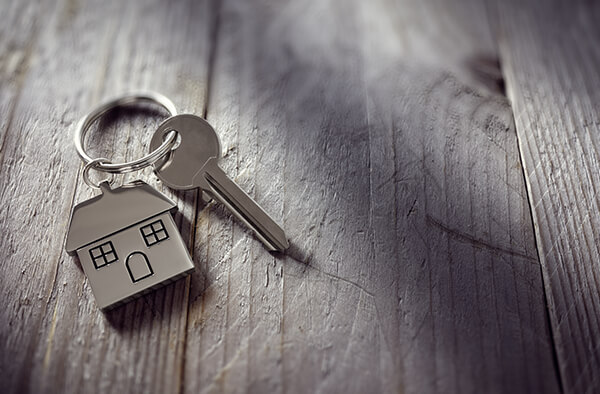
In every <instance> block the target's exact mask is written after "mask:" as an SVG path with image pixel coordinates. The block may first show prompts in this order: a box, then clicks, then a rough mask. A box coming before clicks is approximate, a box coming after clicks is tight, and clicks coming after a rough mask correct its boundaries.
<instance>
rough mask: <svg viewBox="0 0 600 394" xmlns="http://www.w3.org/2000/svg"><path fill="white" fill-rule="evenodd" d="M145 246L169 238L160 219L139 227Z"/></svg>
mask: <svg viewBox="0 0 600 394" xmlns="http://www.w3.org/2000/svg"><path fill="white" fill-rule="evenodd" d="M140 231H141V232H142V236H143V237H144V241H145V242H146V245H147V246H152V245H155V244H157V243H159V242H160V241H164V240H165V239H167V238H169V234H167V230H166V229H165V225H164V224H163V222H162V220H157V221H155V222H152V223H150V224H148V225H146V226H144V227H142V228H141V229H140Z"/></svg>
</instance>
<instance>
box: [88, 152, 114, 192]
mask: <svg viewBox="0 0 600 394" xmlns="http://www.w3.org/2000/svg"><path fill="white" fill-rule="evenodd" d="M102 163H104V164H110V161H109V160H108V159H107V158H105V157H99V158H97V159H94V160H92V161H90V162H89V163H87V164H86V165H85V166H83V181H84V182H85V183H86V185H88V186H89V187H91V188H92V189H100V184H101V183H102V182H108V184H109V185H112V184H113V183H114V181H115V176H116V175H115V174H112V173H111V174H110V177H109V178H106V179H103V180H101V181H99V182H97V183H94V181H92V178H90V170H91V169H94V170H97V169H98V165H100V164H102Z"/></svg>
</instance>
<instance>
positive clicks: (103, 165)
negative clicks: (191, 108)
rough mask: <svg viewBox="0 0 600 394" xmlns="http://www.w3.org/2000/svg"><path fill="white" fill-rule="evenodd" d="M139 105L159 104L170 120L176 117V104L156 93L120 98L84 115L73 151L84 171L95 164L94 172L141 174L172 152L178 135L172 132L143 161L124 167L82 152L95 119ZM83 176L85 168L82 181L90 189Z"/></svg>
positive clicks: (130, 163)
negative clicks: (133, 172) (128, 106)
mask: <svg viewBox="0 0 600 394" xmlns="http://www.w3.org/2000/svg"><path fill="white" fill-rule="evenodd" d="M140 102H150V103H153V104H158V105H159V106H161V107H162V108H164V109H165V110H167V112H169V114H170V116H174V115H177V110H176V109H175V104H173V102H172V101H171V100H169V99H168V98H167V97H165V96H163V95H162V94H159V93H155V92H145V93H132V94H127V95H125V96H123V97H120V98H117V99H114V100H111V101H108V102H106V103H104V104H102V105H100V106H98V107H97V108H96V109H94V110H93V111H92V112H90V113H89V114H87V115H86V116H85V117H84V118H83V119H81V120H80V121H79V123H78V124H77V128H76V129H75V136H74V142H75V147H76V148H77V153H78V154H79V156H80V157H81V159H82V160H83V161H84V163H86V168H88V166H90V165H91V164H92V163H94V164H93V168H94V169H96V170H99V171H104V172H108V173H111V174H124V173H127V172H132V171H137V170H141V169H142V168H144V167H147V166H151V165H153V164H154V163H156V162H157V161H158V160H160V159H162V158H163V157H164V156H165V155H167V154H169V153H170V152H171V150H172V149H174V148H175V145H176V140H177V132H175V131H171V132H169V133H168V134H167V135H166V136H165V139H164V141H163V143H162V144H161V145H160V146H159V147H158V148H156V149H155V150H153V151H152V152H150V153H149V154H147V155H146V156H144V157H142V158H141V159H137V160H133V161H129V162H125V163H111V162H110V161H108V160H107V159H104V158H99V159H92V158H91V157H90V156H89V155H88V154H87V153H86V151H85V149H84V143H85V136H86V134H87V132H88V130H89V128H90V126H91V125H92V124H93V123H94V122H95V121H96V120H98V118H100V117H101V116H102V115H104V114H106V113H107V112H108V111H110V110H112V109H114V108H117V107H122V106H126V105H131V104H137V103H140ZM90 168H91V167H90ZM88 172H89V168H88ZM85 174H86V172H85V168H84V181H85V183H87V184H88V185H90V186H92V184H90V183H88V181H90V182H91V180H90V179H89V175H87V176H86V175H85ZM86 178H87V180H86ZM92 187H95V188H96V186H92Z"/></svg>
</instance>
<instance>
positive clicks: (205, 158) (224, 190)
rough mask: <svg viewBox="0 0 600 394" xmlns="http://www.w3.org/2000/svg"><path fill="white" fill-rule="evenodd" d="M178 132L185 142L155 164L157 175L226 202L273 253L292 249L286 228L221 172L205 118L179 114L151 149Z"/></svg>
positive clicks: (155, 138) (162, 127)
mask: <svg viewBox="0 0 600 394" xmlns="http://www.w3.org/2000/svg"><path fill="white" fill-rule="evenodd" d="M173 130H175V131H177V133H178V134H179V135H180V137H181V143H180V145H179V146H178V147H177V149H176V150H174V151H172V152H171V154H170V155H169V157H168V158H166V159H165V160H163V161H159V162H157V163H156V164H155V172H156V175H157V176H158V177H159V179H160V180H162V181H163V182H164V183H165V184H167V185H168V186H170V187H172V188H174V189H192V188H195V187H199V188H201V189H202V190H203V191H205V192H207V193H208V194H210V195H212V196H213V197H214V198H215V199H217V200H218V201H220V202H221V203H223V204H224V205H225V206H226V207H227V208H229V210H230V211H231V212H232V213H233V214H234V215H235V216H236V217H237V218H238V219H240V220H241V221H242V222H244V223H245V224H246V225H247V226H248V227H250V228H251V229H252V230H253V231H254V232H255V233H256V236H257V237H258V238H259V239H260V240H261V241H262V242H263V243H264V244H265V245H266V246H267V248H268V249H269V250H271V251H280V252H281V251H283V250H285V249H287V248H288V247H289V243H288V240H287V238H286V236H285V232H284V231H283V229H282V228H281V227H280V226H279V225H278V224H277V223H275V221H274V220H273V219H272V218H271V217H270V216H269V215H268V214H267V213H266V212H265V211H264V210H263V209H262V208H261V207H260V206H259V205H258V204H257V203H256V202H255V201H254V200H253V199H252V198H251V197H250V196H248V195H247V194H246V193H245V192H244V191H243V190H242V189H240V187H239V186H238V185H237V184H236V183H235V182H234V181H232V180H231V179H229V177H227V175H226V174H225V173H224V172H223V170H221V169H220V168H219V166H218V164H217V163H218V159H219V157H220V154H221V146H220V144H219V138H218V136H217V133H216V132H215V130H214V129H213V128H212V126H211V125H210V124H209V123H208V122H207V121H206V120H204V119H202V118H200V117H198V116H195V115H189V114H183V115H176V116H173V117H171V118H169V119H167V120H165V121H164V122H163V123H162V124H161V125H160V126H159V127H158V130H157V131H156V133H155V134H154V136H153V137H152V141H151V142H150V149H151V150H152V149H155V148H156V147H157V146H158V145H159V144H160V143H161V141H162V140H163V137H164V135H165V134H166V133H169V132H171V131H173Z"/></svg>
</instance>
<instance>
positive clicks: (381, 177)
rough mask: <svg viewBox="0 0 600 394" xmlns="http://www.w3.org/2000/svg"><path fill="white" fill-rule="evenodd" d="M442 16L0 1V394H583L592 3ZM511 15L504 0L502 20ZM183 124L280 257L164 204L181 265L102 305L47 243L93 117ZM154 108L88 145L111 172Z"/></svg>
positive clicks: (135, 143) (440, 7)
mask: <svg viewBox="0 0 600 394" xmlns="http://www.w3.org/2000/svg"><path fill="white" fill-rule="evenodd" d="M514 3H515V4H511V2H497V3H496V2H492V1H488V2H487V3H486V2H478V1H475V0H461V1H460V2H452V4H446V3H445V2H442V1H437V0H427V1H416V0H396V1H387V0H374V1H370V2H364V1H362V2H361V1H358V0H349V1H345V2H342V1H329V0H327V1H308V0H297V1H291V0H289V1H280V2H268V1H256V2H246V1H233V0H227V1H222V2H221V1H208V0H207V1H192V0H189V1H187V2H186V1H178V2H165V1H160V0H154V1H147V2H141V1H140V2H135V1H132V2H118V1H76V0H56V1H45V2H39V3H36V2H33V1H23V2H8V1H5V2H3V4H2V12H0V114H2V116H1V117H0V144H1V145H0V223H1V226H2V227H1V230H2V237H0V256H1V260H0V261H1V262H2V268H1V275H0V299H1V300H2V301H1V303H0V305H1V308H0V343H1V344H2V345H3V347H2V349H1V350H2V355H1V357H0V382H1V383H2V388H3V389H2V390H3V391H4V392H15V393H17V392H18V393H23V392H35V393H39V392H123V393H126V392H127V393H129V392H144V393H147V392H156V393H165V392H167V393H198V392H202V393H213V392H215V393H216V392H227V393H228V392H255V393H270V392H291V393H296V392H311V393H312V392H326V393H329V392H349V393H354V392H356V393H366V392H403V393H424V392H440V393H447V392H457V393H468V392H471V393H482V392H486V393H487V392H489V393H494V392H511V393H512V392H515V393H520V392H523V393H530V392H548V393H552V392H566V393H586V392H587V393H592V392H597V391H599V390H600V372H598V371H600V344H599V341H600V339H598V338H600V336H599V334H600V325H599V321H600V310H599V309H598V308H600V307H599V305H600V292H599V291H598V289H599V286H600V280H599V278H600V272H599V270H600V269H599V268H598V261H599V259H598V254H599V249H598V247H597V245H596V240H597V239H598V237H599V235H598V230H597V229H598V228H600V227H599V223H597V222H598V219H597V217H596V212H597V211H598V205H599V202H598V198H597V192H596V189H597V187H598V186H597V185H599V184H600V175H599V174H600V172H599V171H598V167H599V166H600V165H599V162H600V160H598V159H599V153H598V152H597V149H596V147H597V146H598V141H597V135H598V131H599V125H600V119H599V118H598V102H599V98H600V97H599V93H598V89H597V87H598V85H599V82H600V81H599V77H598V72H597V69H598V64H599V62H600V49H599V46H598V45H599V44H598V39H599V38H600V34H599V33H600V31H599V28H598V25H597V23H596V21H597V20H598V17H599V16H600V7H598V5H595V4H593V3H591V2H585V1H580V2H569V3H568V4H566V2H565V4H562V3H560V2H558V1H556V2H555V3H556V4H549V5H547V4H545V3H544V4H536V2H535V1H530V2H529V3H531V4H521V3H522V2H516V1H515V2H514ZM517 3H519V4H517ZM144 89H149V90H156V91H159V92H161V93H163V94H165V95H167V96H168V97H170V98H171V99H172V100H173V101H174V102H175V104H176V105H177V107H178V109H179V110H180V111H181V112H191V113H196V114H200V115H203V116H205V117H206V118H207V120H208V121H209V122H210V123H211V124H213V126H214V127H215V129H216V130H217V132H218V133H219V136H220V138H221V142H222V145H223V158H222V160H221V165H222V168H223V169H224V170H225V171H226V172H227V173H228V174H230V176H231V177H232V178H234V179H235V180H236V182H238V183H239V184H240V185H241V187H242V188H243V189H245V190H246V191H248V192H249V193H250V195H252V196H253V197H254V198H255V199H256V200H257V201H258V202H259V203H260V204H261V205H262V206H263V207H264V208H265V209H266V210H267V211H268V212H269V213H270V214H271V215H272V216H273V217H274V218H275V219H276V220H277V221H279V222H280V223H282V224H283V227H284V228H285V229H286V232H287V235H288V237H289V239H290V241H291V243H292V247H291V248H290V249H289V250H288V251H287V252H286V254H284V255H273V254H269V253H268V252H266V251H265V249H264V248H263V246H262V244H261V243H260V242H259V241H257V240H256V239H255V238H254V237H253V236H252V234H251V233H250V232H249V231H248V230H247V229H245V228H244V227H243V226H242V225H241V224H240V223H239V222H238V221H236V220H235V219H233V218H232V216H231V215H230V214H229V213H228V212H227V210H226V209H225V208H223V207H221V206H219V205H218V204H216V203H209V204H205V203H204V202H203V201H202V199H201V198H200V197H201V196H200V195H199V192H197V191H189V192H174V191H172V190H169V189H168V188H166V187H165V186H162V185H161V184H160V182H159V181H158V180H157V179H156V177H155V176H154V175H153V174H152V173H151V171H150V170H149V169H146V170H144V171H142V172H140V173H138V174H134V175H131V176H128V177H127V178H126V179H125V180H124V181H127V180H130V179H135V178H136V177H138V178H141V179H144V180H145V181H147V182H149V183H151V184H152V185H154V186H156V187H157V188H159V189H160V190H161V191H163V192H165V193H166V194H168V195H169V196H171V197H173V198H174V199H175V200H176V201H177V203H178V206H179V208H180V210H179V212H178V213H177V214H176V216H175V220H176V222H177V224H178V226H179V228H180V230H181V232H182V235H183V237H184V239H185V240H187V242H188V245H189V248H190V251H191V252H192V256H193V259H194V262H195V264H196V271H195V273H194V274H193V275H191V276H190V277H189V278H187V279H184V280H180V281H178V282H177V283H174V284H172V285H169V286H167V287H165V288H163V289H160V290H158V291H156V292H154V293H151V294H149V295H147V296H144V297H143V298H141V299H139V300H136V301H133V302H131V303H129V304H127V305H125V306H123V307H121V308H118V309H116V310H114V311H111V312H110V313H107V314H103V313H102V312H100V311H99V310H98V308H97V307H96V305H95V302H94V298H93V295H92V293H91V289H90V286H89V283H88V282H87V281H86V279H85V276H84V274H83V272H82V271H81V268H80V266H79V265H78V262H77V260H76V259H74V258H72V257H70V256H68V255H67V254H66V252H64V240H65V235H66V231H67V226H68V220H69V214H70V210H71V208H72V206H73V205H74V204H75V203H77V202H80V201H83V200H85V199H87V198H89V197H91V196H93V195H94V192H93V191H92V190H90V189H89V188H88V187H87V186H85V184H84V183H83V181H82V180H81V175H80V169H81V162H80V160H79V158H78V156H77V154H76V152H75V149H74V146H73V144H72V141H71V137H72V133H73V129H74V125H75V123H76V122H77V120H78V119H79V118H80V117H81V116H83V115H84V114H85V113H86V112H87V111H89V110H90V109H91V108H92V107H93V106H94V105H95V104H97V103H98V102H100V101H101V100H103V99H106V98H110V97H114V96H116V95H118V94H120V93H122V92H125V91H130V90H144ZM164 115H165V114H164V113H162V112H160V111H155V110H153V109H150V108H146V107H143V108H138V109H136V110H131V109H130V110H121V111H117V112H115V113H112V114H111V115H109V116H107V117H105V118H103V119H102V120H101V121H100V122H99V123H98V128H99V129H101V130H102V132H99V131H98V130H94V132H93V134H92V137H91V138H90V140H89V142H88V145H89V146H90V147H91V148H90V150H91V151H92V152H93V153H94V155H97V156H108V157H110V158H111V159H113V161H121V160H131V159H133V158H137V157H140V156H141V155H143V154H144V153H145V152H146V150H147V145H148V143H149V141H150V138H151V135H152V133H153V131H154V128H155V127H156V126H157V125H158V123H159V122H160V120H161V119H162V118H163V117H164Z"/></svg>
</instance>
